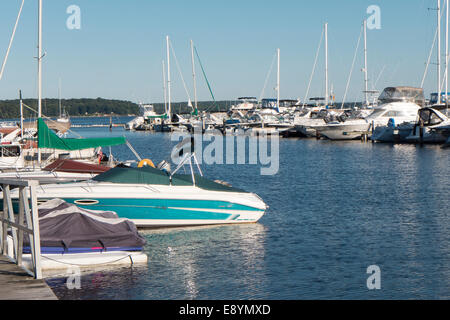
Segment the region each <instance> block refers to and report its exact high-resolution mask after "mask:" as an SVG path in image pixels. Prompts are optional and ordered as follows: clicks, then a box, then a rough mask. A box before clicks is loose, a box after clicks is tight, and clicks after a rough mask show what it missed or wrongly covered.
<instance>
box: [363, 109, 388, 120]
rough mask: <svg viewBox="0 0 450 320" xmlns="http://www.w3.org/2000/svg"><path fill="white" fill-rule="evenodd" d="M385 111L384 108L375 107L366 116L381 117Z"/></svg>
mask: <svg viewBox="0 0 450 320" xmlns="http://www.w3.org/2000/svg"><path fill="white" fill-rule="evenodd" d="M385 112H386V110H385V109H375V110H373V112H372V113H371V114H369V115H368V116H367V118H368V119H375V118H379V117H381V116H382V115H383V114H384V113H385Z"/></svg>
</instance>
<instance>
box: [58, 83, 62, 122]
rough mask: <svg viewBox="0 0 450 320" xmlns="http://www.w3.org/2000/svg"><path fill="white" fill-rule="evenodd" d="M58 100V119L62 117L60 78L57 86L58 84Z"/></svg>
mask: <svg viewBox="0 0 450 320" xmlns="http://www.w3.org/2000/svg"><path fill="white" fill-rule="evenodd" d="M58 99H59V117H60V118H61V117H62V112H61V111H62V110H61V109H62V108H61V78H59V84H58Z"/></svg>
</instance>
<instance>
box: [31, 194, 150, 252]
mask: <svg viewBox="0 0 450 320" xmlns="http://www.w3.org/2000/svg"><path fill="white" fill-rule="evenodd" d="M38 214H39V230H40V239H41V252H42V253H60V254H62V253H85V252H104V251H141V250H142V246H143V245H144V244H145V239H144V238H143V237H142V236H141V235H139V233H138V231H137V229H136V226H135V225H134V223H133V222H132V221H131V220H129V219H125V218H118V216H117V214H116V213H115V212H112V211H97V210H87V209H82V208H79V207H78V206H76V205H74V204H70V203H67V202H65V201H64V200H61V199H53V200H49V201H47V202H45V203H43V204H41V205H39V207H38ZM23 252H24V253H30V246H29V240H28V237H25V240H24V251H23Z"/></svg>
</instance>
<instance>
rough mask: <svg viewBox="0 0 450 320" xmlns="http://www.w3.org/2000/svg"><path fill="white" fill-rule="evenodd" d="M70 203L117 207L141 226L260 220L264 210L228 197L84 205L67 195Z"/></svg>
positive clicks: (101, 200)
mask: <svg viewBox="0 0 450 320" xmlns="http://www.w3.org/2000/svg"><path fill="white" fill-rule="evenodd" d="M63 200H64V201H66V202H68V203H74V204H76V205H77V206H79V207H81V208H84V209H90V210H105V211H108V210H109V211H114V212H116V213H117V215H118V216H119V217H120V218H127V219H130V220H132V221H133V222H134V223H135V224H136V226H138V227H179V226H197V225H213V224H235V223H253V222H257V221H258V220H259V219H260V218H261V217H262V216H263V215H264V210H259V209H256V208H252V207H248V206H243V205H239V204H235V203H230V202H226V201H212V200H177V199H111V198H98V197H97V198H94V197H93V198H89V200H94V202H96V201H98V203H96V204H93V205H82V204H80V201H79V199H77V198H63Z"/></svg>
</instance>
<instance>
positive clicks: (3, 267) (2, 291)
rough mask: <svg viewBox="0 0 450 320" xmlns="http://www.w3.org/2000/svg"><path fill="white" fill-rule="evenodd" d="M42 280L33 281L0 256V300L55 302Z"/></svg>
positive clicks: (55, 298)
mask: <svg viewBox="0 0 450 320" xmlns="http://www.w3.org/2000/svg"><path fill="white" fill-rule="evenodd" d="M57 299H58V298H57V297H56V295H55V294H54V293H53V291H52V290H51V289H50V287H49V286H48V285H47V284H46V283H45V281H44V280H35V279H33V278H32V277H30V276H29V275H28V274H27V273H26V272H25V271H24V270H22V269H21V268H20V267H18V266H17V265H16V264H14V263H12V262H10V261H9V260H8V258H6V257H5V256H2V255H0V300H57Z"/></svg>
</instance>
